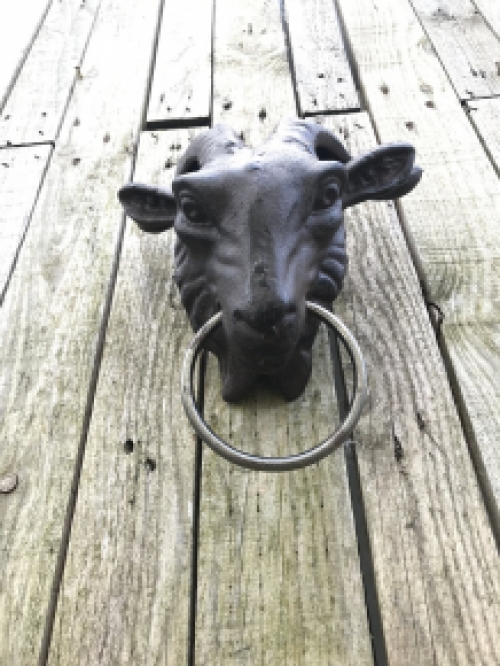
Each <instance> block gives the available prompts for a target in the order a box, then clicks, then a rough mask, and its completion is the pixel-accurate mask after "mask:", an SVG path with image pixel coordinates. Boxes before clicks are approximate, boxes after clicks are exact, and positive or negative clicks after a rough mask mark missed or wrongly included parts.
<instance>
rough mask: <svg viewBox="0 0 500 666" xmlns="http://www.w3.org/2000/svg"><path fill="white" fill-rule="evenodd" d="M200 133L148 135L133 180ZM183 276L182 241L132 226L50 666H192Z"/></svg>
mask: <svg viewBox="0 0 500 666" xmlns="http://www.w3.org/2000/svg"><path fill="white" fill-rule="evenodd" d="M193 132H194V131H193V130H189V131H188V130H180V131H168V132H159V133H157V134H155V133H153V134H151V133H149V132H148V133H144V134H143V135H142V137H141V143H140V147H139V154H138V161H137V167H136V170H135V176H134V178H135V179H136V180H139V181H140V182H147V183H158V184H166V183H168V182H169V181H170V178H171V176H172V171H173V168H172V167H166V166H165V164H168V165H173V164H175V162H176V160H177V158H178V157H179V155H181V154H182V152H183V151H184V150H185V149H186V148H187V145H188V138H189V136H190V135H192V134H193ZM172 272H173V232H168V233H165V234H160V235H154V236H152V235H148V234H144V233H142V232H140V231H139V230H138V229H137V227H136V226H135V224H133V223H132V222H129V223H128V224H127V231H126V234H125V239H124V246H123V251H122V256H121V260H120V271H119V274H118V279H117V285H116V289H115V296H114V299H113V308H112V311H111V316H110V321H109V326H108V333H107V336H106V347H105V352H104V357H103V362H102V368H101V372H100V381H99V384H98V387H97V392H96V397H95V401H94V405H95V406H94V411H93V415H92V422H91V427H90V431H89V437H88V442H87V448H86V454H85V464H84V467H83V470H82V477H81V483H80V489H79V493H78V505H77V509H76V513H75V519H74V522H73V528H72V532H71V543H70V549H69V556H68V562H67V566H66V570H65V574H64V580H63V588H62V593H61V598H60V602H59V607H58V615H57V625H56V626H57V630H56V633H55V635H54V640H53V646H52V654H51V659H50V662H49V663H50V664H51V666H53V665H55V664H61V665H66V664H68V663H69V662H71V663H72V664H118V663H119V664H120V665H122V664H123V665H124V666H125V665H126V664H130V665H131V666H132V665H134V666H135V665H136V664H158V663H169V664H170V663H172V664H185V663H187V655H186V652H187V647H188V636H187V633H188V611H189V599H190V583H191V569H190V564H191V550H192V547H193V544H192V534H191V523H192V512H193V507H192V500H193V481H194V448H195V447H194V434H193V431H192V429H191V428H190V426H189V424H188V423H187V421H186V419H185V418H184V413H183V408H182V404H181V400H180V390H179V386H180V365H181V363H182V360H183V357H184V352H185V348H186V347H187V344H188V343H189V341H190V339H191V337H192V333H191V330H190V328H189V324H188V323H187V317H186V316H185V313H184V310H183V308H182V306H181V305H180V301H179V298H178V294H177V289H176V287H175V285H174V284H173V282H172V279H171V275H172ZM127 454H128V455H127ZM103 581H106V584H103ZM108 608H112V609H113V612H112V613H107V612H106V609H108Z"/></svg>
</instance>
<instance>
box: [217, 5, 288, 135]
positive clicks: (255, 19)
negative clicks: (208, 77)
mask: <svg viewBox="0 0 500 666" xmlns="http://www.w3.org/2000/svg"><path fill="white" fill-rule="evenodd" d="M215 13H216V16H215V20H216V23H215V44H214V91H213V95H214V110H213V113H214V122H217V123H228V124H230V125H231V126H232V127H233V129H234V130H235V131H236V132H238V133H241V134H242V135H243V137H244V139H245V141H246V142H247V143H248V144H250V145H252V142H257V143H259V142H260V141H262V137H265V136H267V135H269V134H270V133H271V131H272V130H273V129H274V126H275V125H276V122H277V121H278V120H279V119H281V118H283V117H290V116H295V115H296V113H297V110H296V108H295V102H294V96H293V89H292V83H291V77H290V68H289V65H288V60H287V55H286V48H285V40H284V34H283V30H282V26H281V20H280V12H279V3H278V2H275V1H274V0H257V2H251V3H247V4H243V3H239V2H230V0H217V4H216V7H215Z"/></svg>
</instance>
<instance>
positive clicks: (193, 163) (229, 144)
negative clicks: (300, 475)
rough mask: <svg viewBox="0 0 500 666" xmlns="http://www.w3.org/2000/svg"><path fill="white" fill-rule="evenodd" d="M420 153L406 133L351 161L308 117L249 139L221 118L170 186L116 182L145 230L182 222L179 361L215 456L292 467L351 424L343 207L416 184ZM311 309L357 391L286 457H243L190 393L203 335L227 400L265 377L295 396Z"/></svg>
mask: <svg viewBox="0 0 500 666" xmlns="http://www.w3.org/2000/svg"><path fill="white" fill-rule="evenodd" d="M414 159H415V150H414V148H413V147H412V146H411V145H408V144H387V145H384V146H379V147H377V148H375V149H374V150H372V151H371V152H369V153H366V154H364V155H362V156H361V157H358V158H356V159H353V158H351V156H350V155H349V153H348V152H347V151H346V149H345V148H344V146H343V145H342V144H341V143H340V141H339V140H338V139H337V138H336V137H335V135H334V134H332V133H331V132H330V131H328V130H327V129H325V128H324V127H323V126H322V125H318V124H316V123H312V122H306V121H302V120H291V121H286V122H283V123H281V124H280V125H279V126H278V128H277V129H276V131H275V132H274V133H273V134H272V136H271V137H270V138H269V140H268V141H267V142H266V143H265V144H264V145H263V146H261V147H259V148H258V149H255V150H253V149H251V148H249V147H248V146H246V145H245V144H244V143H243V141H242V140H241V139H240V138H239V137H238V136H237V135H236V134H235V133H234V131H233V130H232V129H230V128H229V127H226V126H223V125H219V126H216V127H214V128H213V129H210V130H208V131H207V132H205V133H204V134H201V135H199V136H198V137H196V138H195V139H194V140H193V141H192V143H191V144H190V146H189V148H188V149H187V151H186V152H185V154H184V155H183V156H182V158H181V159H180V161H179V163H178V166H177V170H176V176H175V178H174V180H173V182H172V190H170V189H167V188H160V187H150V186H148V185H140V184H136V183H132V184H129V185H125V186H124V187H123V188H122V189H121V190H120V192H119V198H120V201H121V203H122V204H123V206H124V208H125V210H126V212H127V215H129V216H130V217H132V218H133V219H134V220H135V221H136V222H137V224H138V225H139V227H140V228H141V229H142V230H143V231H146V232H149V233H158V232H162V231H166V230H167V229H170V228H171V227H172V226H173V227H174V229H175V231H176V234H177V242H176V247H175V274H174V280H175V282H176V283H177V286H178V288H179V291H180V295H181V299H182V303H183V305H184V307H185V309H186V311H187V314H188V317H189V320H190V322H191V326H192V328H193V329H194V331H196V332H197V334H196V336H195V338H194V340H193V342H192V343H191V345H190V347H189V349H188V353H187V356H186V361H185V364H184V368H185V369H184V372H183V378H182V397H183V403H184V406H185V408H186V411H187V414H188V416H189V418H190V420H191V422H192V424H193V426H194V427H195V429H196V430H197V432H198V434H199V435H200V436H201V437H202V438H203V439H204V440H205V441H206V442H207V443H208V444H209V445H210V446H212V448H214V449H215V450H216V451H217V452H218V453H220V454H221V455H224V456H225V457H226V458H228V459H229V460H231V461H233V462H236V463H238V464H240V465H244V466H246V467H250V468H253V469H267V470H276V471H280V470H285V469H294V468H296V467H301V466H303V465H305V464H310V463H311V462H315V461H317V460H319V459H320V458H322V457H323V456H325V455H327V454H328V453H330V452H331V451H332V450H334V449H335V448H337V447H338V446H339V445H340V443H341V442H342V441H344V440H345V438H346V437H347V436H348V433H349V432H350V431H351V430H352V428H353V426H354V424H355V423H356V421H357V419H358V418H359V414H360V412H361V408H362V405H363V402H364V396H365V393H366V373H365V369H364V363H363V359H362V356H361V353H360V351H359V348H358V346H357V344H356V341H355V340H354V338H353V337H352V335H351V334H350V332H349V331H348V329H347V328H346V327H345V326H344V325H343V324H342V322H340V321H339V320H338V319H337V318H336V317H335V316H334V315H333V314H332V313H331V304H332V302H333V301H334V300H335V299H336V297H337V296H338V294H339V292H340V289H341V287H342V281H343V278H344V273H345V270H346V264H347V256H346V251H345V229H344V222H343V210H344V209H345V208H348V207H349V206H353V205H355V204H357V203H359V202H361V201H365V200H367V199H376V200H384V199H394V198H397V197H401V196H403V195H404V194H407V193H408V192H410V191H411V190H412V189H413V188H414V187H415V185H416V184H417V183H418V181H419V179H420V176H421V170H420V169H419V168H418V167H415V166H414ZM319 319H323V320H324V321H325V322H326V323H327V324H328V325H329V326H332V327H334V328H335V329H336V330H337V332H338V333H339V334H340V336H341V337H342V338H343V339H344V342H345V343H346V344H347V346H348V348H349V349H350V351H351V354H352V355H353V359H354V364H355V374H356V378H357V391H356V395H355V397H354V399H353V403H352V405H351V411H350V413H349V415H348V417H347V418H346V419H345V421H344V422H343V424H341V426H340V427H339V429H338V430H337V431H336V432H335V433H334V434H333V435H332V436H330V437H329V438H328V439H327V440H325V441H324V442H322V443H321V444H320V445H318V446H317V447H315V448H313V449H310V450H309V451H306V452H304V453H302V454H299V455H296V456H291V457H289V458H260V457H258V456H250V455H248V454H246V453H243V452H241V451H237V450H236V449H234V448H232V447H231V446H229V445H228V444H226V443H225V442H223V441H222V440H220V439H219V438H218V437H217V435H215V433H213V431H212V430H210V428H208V426H207V425H206V424H205V422H204V421H203V419H202V418H201V416H200V415H199V413H198V411H197V409H196V404H195V401H194V398H193V394H192V370H193V366H194V363H195V360H196V356H197V353H198V350H199V348H200V347H201V344H202V343H204V345H205V348H206V349H209V350H210V351H211V352H213V353H214V354H215V355H216V356H217V358H218V361H219V368H220V374H221V379H222V395H223V398H224V399H225V400H226V401H228V402H233V401H237V400H239V399H241V398H242V397H243V396H244V395H245V393H246V392H247V391H248V390H249V388H250V387H251V386H252V385H253V384H254V383H255V381H256V380H257V378H259V377H263V376H264V377H265V378H267V380H268V381H269V382H271V383H272V384H273V385H274V386H275V387H276V388H277V389H278V390H279V391H280V392H281V393H282V394H283V396H284V397H285V398H286V399H287V400H294V399H295V398H297V397H298V396H299V395H300V394H301V393H302V392H303V390H304V388H305V386H306V384H307V382H308V380H309V377H310V374H311V362H312V360H311V356H312V351H311V349H312V345H313V342H314V339H315V337H316V333H317V331H318V327H319Z"/></svg>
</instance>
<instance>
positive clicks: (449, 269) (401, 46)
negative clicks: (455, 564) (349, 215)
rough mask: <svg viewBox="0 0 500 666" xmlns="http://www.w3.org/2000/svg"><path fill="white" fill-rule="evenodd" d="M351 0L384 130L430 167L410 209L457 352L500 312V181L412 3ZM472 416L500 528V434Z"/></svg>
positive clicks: (373, 103) (355, 42)
mask: <svg viewBox="0 0 500 666" xmlns="http://www.w3.org/2000/svg"><path fill="white" fill-rule="evenodd" d="M341 8H342V12H343V15H344V20H345V22H346V24H347V27H348V30H349V35H350V39H351V42H352V46H353V50H354V54H355V56H356V57H357V59H358V65H359V73H360V79H361V83H362V85H363V87H364V90H365V95H366V99H367V102H368V104H369V106H370V110H371V112H372V114H373V117H374V123H375V127H376V130H377V134H378V136H379V137H380V138H381V140H383V141H395V140H404V141H410V142H411V143H413V144H414V145H415V146H416V149H417V154H418V162H419V164H420V165H421V166H422V167H423V168H424V177H423V179H422V181H421V183H420V184H419V186H418V188H417V189H416V190H415V191H414V193H412V195H411V196H409V197H405V198H404V199H402V201H401V210H402V214H403V221H404V223H405V227H406V230H407V235H408V238H409V240H410V243H411V244H412V246H413V252H414V256H415V260H416V261H417V263H418V265H419V273H420V279H421V281H422V283H423V287H424V289H425V292H426V297H427V299H428V300H430V301H433V302H434V303H437V304H438V305H439V306H440V307H441V309H442V311H443V313H444V315H445V322H444V325H443V327H442V338H441V339H442V341H443V344H444V345H445V346H446V347H447V348H448V352H447V353H448V354H449V355H451V356H453V355H454V353H453V340H454V338H453V336H451V337H450V338H449V339H448V337H447V330H448V328H449V327H450V326H455V325H457V324H460V325H462V326H465V325H468V324H469V323H475V324H477V323H480V322H489V323H493V322H498V321H500V300H499V294H500V246H499V244H498V229H497V227H498V223H497V220H498V219H499V217H500V182H499V180H498V177H497V175H496V173H495V171H494V169H493V166H492V164H491V163H490V161H489V159H488V157H487V155H486V154H485V152H484V150H483V148H482V146H481V143H480V141H479V139H478V136H477V134H476V133H475V132H474V129H473V128H472V126H471V124H470V122H469V120H468V119H467V117H466V115H465V114H464V113H463V112H462V113H461V112H460V110H461V107H460V106H459V102H458V100H457V99H456V97H455V95H454V93H453V90H452V89H451V86H450V84H449V81H448V79H447V77H446V75H445V73H444V72H443V70H442V67H441V66H440V63H439V62H438V60H437V58H436V56H435V54H434V53H433V51H432V47H431V45H430V43H429V41H428V40H427V38H426V37H425V35H424V33H423V31H422V28H421V26H420V24H419V22H418V19H417V18H416V17H415V15H414V13H413V12H412V10H411V8H410V7H408V6H407V5H405V4H402V3H398V2H393V0H388V4H387V6H386V7H384V9H383V10H382V9H380V8H378V9H376V8H375V5H374V3H373V0H358V2H357V3H356V5H355V6H353V5H351V4H347V3H345V2H344V0H341ZM382 45H383V47H384V48H381V46H382ZM480 350H481V341H480V340H478V341H477V352H478V353H480ZM476 379H477V382H478V384H477V386H476V389H475V391H476V392H477V393H475V392H472V393H471V392H470V391H471V390H472V384H471V383H470V382H468V384H467V387H468V388H467V391H465V387H463V389H464V390H463V391H462V392H463V398H464V405H465V408H466V409H467V404H468V402H470V403H471V404H475V403H476V402H477V395H478V394H483V391H482V388H481V386H480V382H481V378H480V377H477V378H476ZM488 404H489V409H490V411H491V412H492V413H496V412H498V411H499V410H500V405H499V404H498V403H497V401H496V396H495V394H491V396H490V401H489V403H488ZM475 413H476V414H477V412H475ZM471 423H472V429H473V432H474V433H475V435H474V439H475V440H477V447H476V446H474V447H473V449H472V450H473V452H474V454H475V455H476V457H477V460H476V464H477V466H478V468H479V469H484V470H485V473H484V476H483V480H484V483H485V492H486V494H487V496H493V497H495V498H496V505H497V508H496V509H495V512H494V513H495V515H494V520H495V523H496V529H497V530H498V531H499V533H500V512H499V510H498V507H500V486H499V485H498V474H497V472H495V471H494V470H498V469H500V450H499V448H498V446H497V433H496V432H495V430H494V428H492V424H491V421H488V420H478V418H475V419H474V420H472V419H471ZM486 461H488V465H486ZM493 461H495V462H494V463H493Z"/></svg>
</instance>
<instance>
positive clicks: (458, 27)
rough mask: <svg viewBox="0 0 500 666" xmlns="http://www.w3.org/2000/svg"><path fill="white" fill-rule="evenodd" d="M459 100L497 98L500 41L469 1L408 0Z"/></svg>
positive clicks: (499, 91)
mask: <svg viewBox="0 0 500 666" xmlns="http://www.w3.org/2000/svg"><path fill="white" fill-rule="evenodd" d="M410 3H411V5H412V6H413V8H414V9H415V12H416V14H417V16H418V17H419V19H420V20H421V22H422V25H423V27H424V29H425V31H426V32H427V35H428V37H429V39H430V40H431V42H432V44H433V46H434V48H435V49H436V52H437V54H438V56H439V58H440V60H441V62H442V64H443V67H444V68H445V70H446V73H447V74H448V76H449V77H450V80H451V82H452V84H453V87H454V88H455V91H456V93H457V95H458V96H459V97H460V99H462V100H464V99H473V98H475V97H490V96H491V95H498V94H500V76H499V70H498V67H499V66H498V65H497V63H500V41H499V39H498V37H497V36H496V35H495V33H494V32H493V31H492V30H491V28H490V26H489V25H488V24H487V23H486V22H485V20H484V19H483V17H482V16H481V14H480V13H479V11H478V9H477V8H476V6H475V5H474V3H473V2H472V0H447V2H446V3H443V2H441V0H410Z"/></svg>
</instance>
